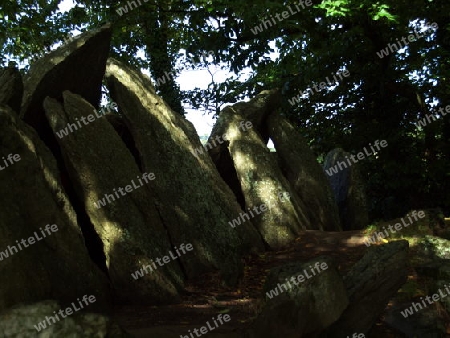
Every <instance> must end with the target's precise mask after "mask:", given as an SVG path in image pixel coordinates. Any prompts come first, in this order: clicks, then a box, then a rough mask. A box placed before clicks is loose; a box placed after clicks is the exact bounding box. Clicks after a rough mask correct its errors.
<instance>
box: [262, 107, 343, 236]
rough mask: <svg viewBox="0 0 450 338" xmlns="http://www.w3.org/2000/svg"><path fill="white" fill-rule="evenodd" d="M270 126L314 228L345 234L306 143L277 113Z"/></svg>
mask: <svg viewBox="0 0 450 338" xmlns="http://www.w3.org/2000/svg"><path fill="white" fill-rule="evenodd" d="M267 124H268V128H269V136H270V138H271V139H272V141H273V143H274V145H275V148H276V150H277V152H276V153H277V155H278V159H279V163H280V167H281V170H282V171H283V174H284V176H285V177H286V178H287V179H288V181H289V182H290V183H291V185H292V187H293V188H294V190H295V192H296V193H297V195H298V196H299V197H300V199H301V200H302V201H303V203H304V204H305V206H306V212H307V215H308V218H309V220H310V222H311V225H312V226H313V227H314V228H315V229H320V230H328V231H338V230H341V227H340V220H339V212H338V208H337V204H336V202H335V200H334V195H333V192H332V191H331V186H330V183H329V181H328V179H327V177H326V176H325V173H324V172H323V170H322V167H321V166H320V164H319V162H317V159H316V156H315V155H314V153H313V152H312V151H311V149H310V148H309V147H308V145H307V144H306V141H305V140H304V139H303V137H302V136H301V135H300V133H299V132H298V130H297V129H296V128H294V126H293V125H292V124H291V123H289V121H288V120H287V119H286V118H284V117H282V116H280V115H279V114H277V113H275V114H271V115H270V116H269V119H268V121H267Z"/></svg>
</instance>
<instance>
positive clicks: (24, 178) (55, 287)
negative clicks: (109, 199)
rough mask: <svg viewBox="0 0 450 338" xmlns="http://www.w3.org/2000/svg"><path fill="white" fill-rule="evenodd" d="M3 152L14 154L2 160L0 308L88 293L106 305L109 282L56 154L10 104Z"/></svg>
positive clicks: (1, 133) (2, 110) (0, 130)
mask: <svg viewBox="0 0 450 338" xmlns="http://www.w3.org/2000/svg"><path fill="white" fill-rule="evenodd" d="M10 154H12V155H13V156H9V155H10ZM0 155H1V157H4V158H5V159H8V157H9V158H11V159H12V160H13V163H11V162H10V161H8V162H7V163H8V166H6V165H5V163H4V162H3V160H2V161H1V165H0V191H1V192H2V193H1V194H0V203H1V206H2V207H1V208H0V276H1V286H0V311H2V310H4V309H6V308H9V307H11V306H13V305H16V304H18V303H23V302H36V301H41V300H45V299H49V298H53V299H56V300H58V301H59V302H60V303H61V304H62V305H67V304H69V303H70V302H73V300H74V299H77V297H82V296H83V295H85V294H89V295H91V294H92V295H95V297H96V298H97V302H96V303H95V304H94V305H93V306H92V308H93V309H95V310H105V309H108V308H109V305H110V284H109V282H108V280H107V277H106V276H105V275H104V274H103V273H102V272H101V271H100V269H99V268H98V267H97V266H96V265H95V264H94V263H93V262H92V261H91V259H90V257H89V255H88V251H87V249H86V246H85V243H84V239H83V237H82V234H81V231H80V228H79V225H78V222H77V215H76V214H75V212H74V210H73V208H72V205H71V203H70V202H69V199H68V197H67V195H66V193H65V191H64V190H63V189H62V187H61V178H60V172H59V170H58V168H57V164H56V161H55V159H54V157H53V155H52V154H51V153H50V151H49V150H48V148H47V147H46V146H45V145H44V144H43V143H42V141H41V140H40V139H39V137H38V136H37V134H36V132H35V131H34V130H33V129H32V128H30V127H29V126H28V125H27V124H25V123H24V122H23V121H22V120H20V119H19V117H18V115H17V113H15V112H13V111H12V110H11V109H10V108H9V107H6V106H0ZM16 155H17V156H16ZM14 159H19V160H18V161H14ZM55 227H56V228H55ZM54 230H55V231H54Z"/></svg>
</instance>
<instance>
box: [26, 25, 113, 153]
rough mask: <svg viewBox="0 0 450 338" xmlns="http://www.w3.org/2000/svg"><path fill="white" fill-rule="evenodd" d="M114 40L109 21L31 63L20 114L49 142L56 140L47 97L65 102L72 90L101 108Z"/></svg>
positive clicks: (45, 141)
mask: <svg viewBox="0 0 450 338" xmlns="http://www.w3.org/2000/svg"><path fill="white" fill-rule="evenodd" d="M110 39H111V28H110V25H109V24H108V25H105V26H103V27H101V28H99V29H94V30H91V31H88V32H85V33H83V34H80V35H79V36H77V37H76V38H75V39H74V40H73V41H71V42H70V43H68V44H65V45H63V46H61V47H60V48H58V49H56V50H54V51H52V52H50V53H48V54H47V55H46V56H44V57H42V58H40V59H38V60H37V61H36V62H35V63H33V64H32V65H31V67H30V70H29V72H28V74H27V75H26V76H25V77H24V95H23V101H22V108H21V112H20V116H21V118H22V119H24V120H25V122H27V123H28V124H30V125H31V126H32V127H33V128H35V129H36V130H37V131H38V134H39V135H40V137H41V138H42V139H43V140H44V143H46V144H47V145H49V144H50V143H51V142H52V141H49V139H48V138H51V136H52V131H51V129H50V127H49V126H48V123H47V121H46V118H45V114H44V108H43V106H42V104H43V102H44V99H45V98H46V97H47V96H49V97H53V98H55V99H57V100H59V101H62V93H63V91H64V90H69V91H71V92H73V93H75V94H79V95H81V96H82V97H83V98H84V99H85V100H86V101H88V102H89V103H90V104H92V105H93V106H94V107H96V108H98V106H99V103H100V98H101V86H102V80H103V75H104V73H105V66H106V59H107V58H108V53H109V43H110ZM52 151H53V149H52Z"/></svg>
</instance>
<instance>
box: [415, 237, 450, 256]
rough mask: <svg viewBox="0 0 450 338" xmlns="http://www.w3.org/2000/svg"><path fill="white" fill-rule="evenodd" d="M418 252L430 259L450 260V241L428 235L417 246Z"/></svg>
mask: <svg viewBox="0 0 450 338" xmlns="http://www.w3.org/2000/svg"><path fill="white" fill-rule="evenodd" d="M417 247H418V250H419V252H420V253H422V254H423V255H425V256H427V257H429V258H430V259H450V241H449V240H447V239H444V238H440V237H436V236H430V235H426V236H425V237H424V238H422V239H421V240H420V241H419V243H418V244H417Z"/></svg>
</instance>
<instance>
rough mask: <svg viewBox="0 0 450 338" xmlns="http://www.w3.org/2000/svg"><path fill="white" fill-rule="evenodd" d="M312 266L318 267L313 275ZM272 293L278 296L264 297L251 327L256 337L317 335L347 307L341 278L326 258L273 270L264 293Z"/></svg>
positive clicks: (288, 337)
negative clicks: (301, 277)
mask: <svg viewBox="0 0 450 338" xmlns="http://www.w3.org/2000/svg"><path fill="white" fill-rule="evenodd" d="M324 264H325V265H324ZM311 267H318V268H314V272H312V271H311ZM322 268H324V269H322ZM318 270H320V272H318ZM305 271H306V272H305ZM314 273H315V275H314ZM299 276H303V279H299ZM288 282H289V284H288ZM296 283H297V284H298V285H296ZM283 284H284V285H283ZM273 290H277V291H278V293H279V294H278V295H277V296H274V294H273V293H272V298H270V297H266V304H265V305H264V307H263V310H262V312H261V313H260V314H259V315H258V318H257V319H256V320H255V322H254V325H253V327H254V330H252V331H254V333H255V335H254V336H255V337H261V338H266V337H267V338H273V337H286V338H294V337H295V338H297V337H303V336H305V335H307V334H317V333H319V332H321V331H323V330H324V329H325V328H326V327H327V326H329V325H330V324H331V323H333V322H334V321H336V320H337V319H338V318H339V316H340V315H341V314H342V312H343V311H344V309H345V308H346V307H347V305H348V298H347V292H346V290H345V287H344V282H343V280H342V277H341V276H340V275H339V273H338V272H337V270H336V268H335V266H334V264H333V262H332V261H331V260H330V259H329V258H328V257H317V258H314V259H313V260H311V261H308V262H305V263H291V264H286V265H284V266H281V267H277V268H274V269H272V270H271V271H270V273H269V276H268V277H267V280H266V283H265V285H264V291H265V292H266V295H267V294H268V293H270V292H271V291H272V292H273ZM281 290H283V291H282V292H280V291H281Z"/></svg>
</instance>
